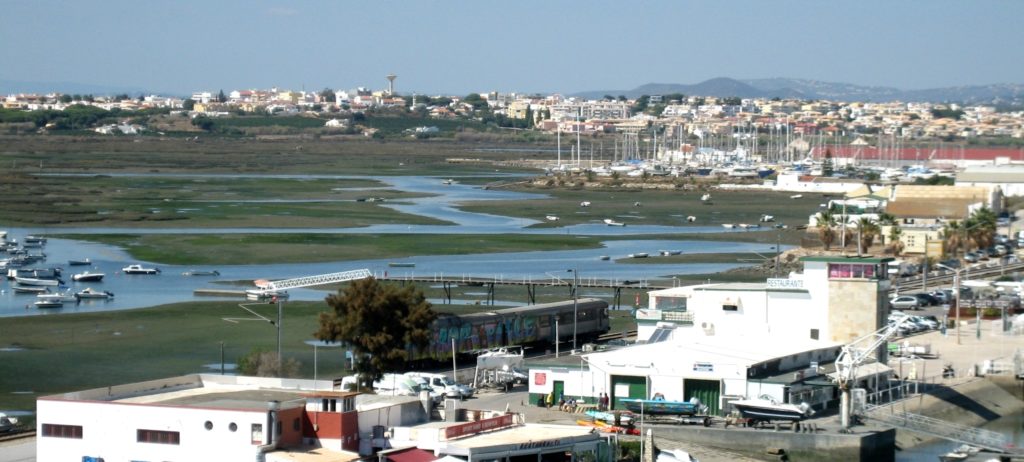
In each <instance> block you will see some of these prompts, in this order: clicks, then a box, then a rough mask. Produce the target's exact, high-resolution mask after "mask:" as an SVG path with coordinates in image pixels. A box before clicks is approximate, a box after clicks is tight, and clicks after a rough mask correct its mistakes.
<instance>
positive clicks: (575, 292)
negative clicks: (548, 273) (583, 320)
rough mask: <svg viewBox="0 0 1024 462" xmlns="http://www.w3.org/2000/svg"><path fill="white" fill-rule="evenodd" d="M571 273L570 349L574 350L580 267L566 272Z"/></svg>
mask: <svg viewBox="0 0 1024 462" xmlns="http://www.w3.org/2000/svg"><path fill="white" fill-rule="evenodd" d="M566 271H568V272H570V273H572V349H573V350H574V351H575V350H576V318H577V316H579V314H578V313H577V309H578V306H579V297H580V295H579V290H580V267H579V265H577V266H576V268H575V269H570V270H566Z"/></svg>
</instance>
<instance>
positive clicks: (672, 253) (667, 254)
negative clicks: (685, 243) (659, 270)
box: [661, 250, 683, 257]
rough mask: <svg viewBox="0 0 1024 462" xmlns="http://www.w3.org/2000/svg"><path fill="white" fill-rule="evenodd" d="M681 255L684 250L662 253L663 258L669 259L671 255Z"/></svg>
mask: <svg viewBox="0 0 1024 462" xmlns="http://www.w3.org/2000/svg"><path fill="white" fill-rule="evenodd" d="M681 253H683V251H682V250H662V251H661V256H663V257H667V256H669V255H679V254H681Z"/></svg>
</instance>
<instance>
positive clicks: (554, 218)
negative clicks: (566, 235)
mask: <svg viewBox="0 0 1024 462" xmlns="http://www.w3.org/2000/svg"><path fill="white" fill-rule="evenodd" d="M544 219H546V220H547V221H558V217H557V216H555V215H547V216H545V217H544Z"/></svg>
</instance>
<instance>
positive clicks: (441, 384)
mask: <svg viewBox="0 0 1024 462" xmlns="http://www.w3.org/2000/svg"><path fill="white" fill-rule="evenodd" d="M405 375H406V376H408V377H415V378H418V379H423V380H424V381H425V382H426V383H427V385H428V386H430V388H431V389H432V390H433V391H434V393H437V394H440V395H442V396H444V397H447V398H459V399H466V398H469V397H471V396H473V391H474V390H473V387H470V386H466V385H462V384H459V383H456V382H455V381H454V380H452V379H450V378H448V376H447V375H444V374H434V373H430V372H406V373H405Z"/></svg>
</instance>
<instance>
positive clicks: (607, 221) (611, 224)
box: [604, 218, 626, 226]
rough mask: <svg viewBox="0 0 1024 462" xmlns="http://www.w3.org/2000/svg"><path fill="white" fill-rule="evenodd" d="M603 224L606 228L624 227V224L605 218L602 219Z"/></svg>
mask: <svg viewBox="0 0 1024 462" xmlns="http://www.w3.org/2000/svg"><path fill="white" fill-rule="evenodd" d="M604 224H606V225H608V226H626V224H625V223H622V222H618V221H615V220H612V219H611V218H605V219H604Z"/></svg>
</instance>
